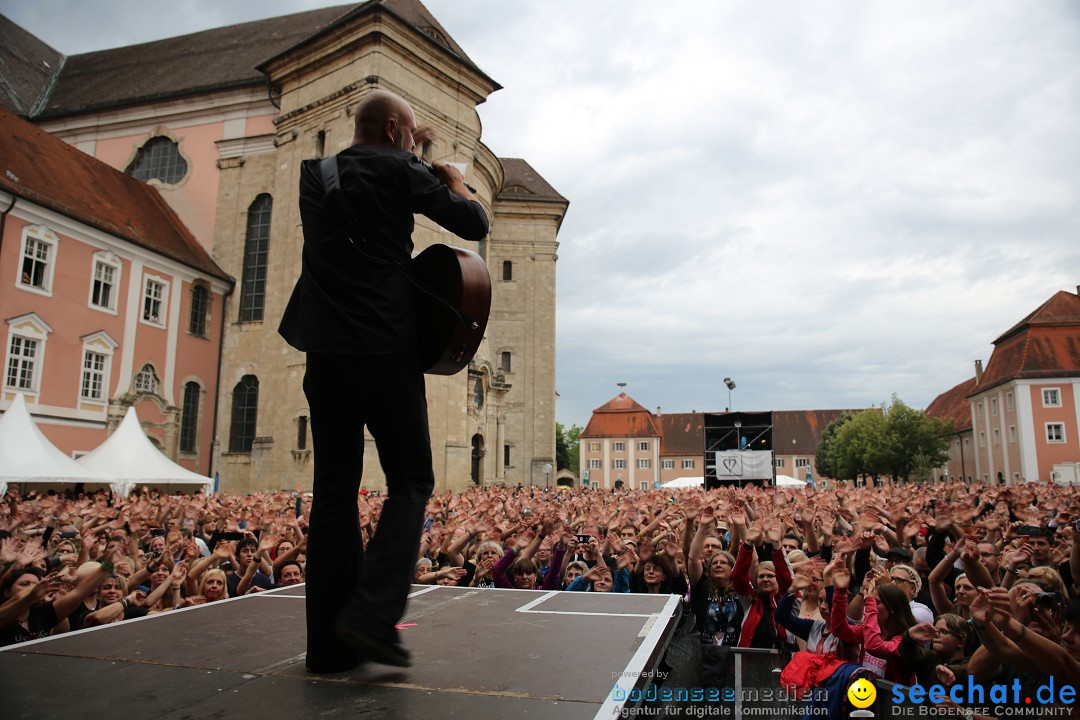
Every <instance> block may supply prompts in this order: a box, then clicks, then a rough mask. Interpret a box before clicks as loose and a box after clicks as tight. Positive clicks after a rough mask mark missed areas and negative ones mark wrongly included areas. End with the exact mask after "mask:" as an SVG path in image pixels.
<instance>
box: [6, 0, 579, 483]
mask: <svg viewBox="0 0 1080 720" xmlns="http://www.w3.org/2000/svg"><path fill="white" fill-rule="evenodd" d="M0 37H2V38H3V43H0V45H2V46H3V49H2V50H0V54H2V55H3V56H4V57H3V58H2V59H3V60H4V68H3V69H2V71H0V74H2V77H0V80H3V83H0V96H2V97H0V103H2V105H0V107H3V109H5V110H7V111H8V112H10V113H12V116H18V117H19V118H22V119H23V120H26V121H29V122H31V123H33V124H34V125H36V126H37V127H38V128H40V129H42V130H44V131H46V132H48V133H50V134H51V135H52V136H53V137H56V138H59V139H60V140H63V141H64V142H66V143H68V144H69V145H70V146H74V147H75V148H78V149H79V150H81V151H82V152H83V153H86V154H88V155H90V156H92V157H94V158H96V159H97V160H99V161H101V162H102V163H105V164H107V165H108V166H111V167H112V168H115V169H116V170H119V171H123V172H125V173H127V174H128V175H130V176H133V177H135V178H138V179H140V180H144V181H145V182H146V183H148V184H149V185H150V186H151V187H153V188H154V189H156V191H157V192H158V193H160V196H161V198H163V199H164V201H165V202H166V203H167V204H168V206H169V208H171V211H172V212H173V213H175V215H176V216H177V217H178V218H179V220H180V221H181V222H182V223H183V225H184V226H185V227H186V229H187V230H188V231H190V234H191V236H192V237H193V238H195V240H196V241H197V242H198V243H199V244H200V245H201V246H202V248H203V249H205V251H206V252H207V253H209V255H210V256H211V257H212V258H213V261H214V262H215V263H216V265H217V266H218V267H220V268H221V270H223V271H224V273H226V274H227V276H231V278H232V279H233V284H232V287H231V290H226V291H225V292H224V293H223V295H224V300H223V302H222V303H221V304H220V305H212V306H211V309H210V315H211V316H212V315H213V314H214V313H215V312H217V313H218V314H219V317H210V318H208V321H209V322H211V323H214V324H216V325H218V327H219V328H220V335H219V336H220V338H221V342H220V348H218V347H217V346H216V345H213V344H210V345H208V346H207V349H205V350H204V351H203V352H207V353H208V352H214V353H219V364H218V370H217V375H218V377H217V378H216V392H214V390H215V388H214V387H213V386H212V385H211V387H209V388H208V389H207V392H206V395H207V398H206V401H205V402H203V403H202V404H201V406H200V407H199V412H198V413H197V414H193V413H188V414H187V415H186V416H185V417H188V418H189V420H190V421H191V422H193V423H197V426H198V429H199V430H200V431H202V430H206V429H210V432H199V433H196V435H195V436H194V437H204V436H205V437H206V438H208V440H207V441H206V442H204V443H202V444H201V446H200V447H198V448H197V452H196V453H195V455H193V456H192V457H191V458H189V459H190V462H189V463H186V464H188V465H189V466H190V467H191V468H192V469H194V470H196V471H197V472H200V473H202V474H206V475H210V476H217V477H219V479H220V489H222V490H227V491H230V492H249V491H255V490H262V489H279V488H281V489H295V488H309V487H310V481H311V473H312V455H311V435H310V430H309V423H308V410H307V407H306V401H305V398H304V394H303V390H302V387H301V381H302V378H303V375H304V362H305V360H304V355H303V353H300V352H298V351H296V350H294V349H292V348H291V347H289V346H288V345H287V344H286V343H285V342H284V341H283V340H282V339H281V338H280V337H279V336H278V334H277V325H278V321H279V320H280V317H281V314H282V312H283V310H284V308H285V304H286V302H287V301H288V298H289V295H290V293H291V291H292V288H293V285H294V283H295V282H296V279H297V277H298V275H299V272H300V255H301V247H302V243H303V237H302V233H301V227H300V217H299V210H298V203H297V194H298V192H297V188H298V173H299V167H300V163H301V162H302V161H303V160H306V159H310V158H317V157H322V156H325V155H328V154H333V153H337V152H339V151H341V150H343V149H344V148H346V147H347V146H348V144H349V143H350V141H351V137H352V112H353V109H354V108H355V106H356V104H357V103H358V101H359V100H360V99H361V98H362V97H363V96H364V95H365V94H366V93H368V92H370V91H371V90H373V89H386V90H390V91H393V92H396V93H398V94H400V95H402V96H403V97H405V98H406V99H407V100H408V101H409V103H410V104H411V105H412V107H413V108H414V110H415V111H416V116H417V123H418V125H430V126H433V127H434V128H435V130H436V133H437V139H436V140H435V141H434V142H433V143H431V144H430V145H429V146H426V147H425V148H424V154H425V155H426V156H427V157H429V158H431V159H435V160H444V161H448V162H453V163H455V164H456V165H457V167H459V168H460V169H462V171H463V173H464V175H465V178H466V181H467V182H468V183H469V184H470V185H472V186H473V187H475V188H476V190H477V195H478V196H479V197H480V199H481V202H482V203H483V205H484V206H485V209H486V210H487V212H488V215H489V217H490V218H491V219H492V223H491V231H490V234H489V236H488V237H487V238H486V239H485V240H483V241H480V242H468V241H463V240H460V239H459V238H457V237H455V236H453V235H452V234H450V233H446V232H445V231H442V230H441V229H440V228H438V227H437V226H435V225H433V224H432V223H430V222H429V221H427V220H426V219H425V218H418V219H417V227H416V232H415V233H414V236H413V240H414V242H415V245H416V249H417V251H419V250H422V249H423V248H425V247H427V246H428V245H430V244H432V243H446V244H450V245H456V246H459V247H464V248H467V249H469V250H472V251H474V252H477V253H479V254H480V255H481V257H483V258H484V259H485V261H486V262H487V265H488V269H489V271H490V273H491V276H492V311H491V317H490V321H489V323H488V327H487V333H486V336H485V338H484V341H483V343H482V344H481V347H480V350H479V352H478V353H477V355H476V357H475V358H474V360H473V361H472V362H471V363H470V364H469V366H468V369H467V371H463V372H461V373H459V374H457V375H454V376H451V377H442V376H428V411H429V417H430V424H431V440H432V450H433V457H434V461H435V476H436V482H437V485H436V489H437V490H447V489H452V490H460V489H464V488H466V487H468V486H470V485H473V484H500V483H505V484H525V485H528V484H537V483H541V484H542V483H543V482H544V479H545V475H544V466H545V465H546V464H548V463H552V462H554V456H555V433H554V430H555V399H556V393H555V261H556V251H557V249H558V242H557V235H558V231H559V228H560V225H561V223H562V219H563V217H564V215H565V213H566V210H567V207H568V202H567V200H566V199H565V198H563V197H562V196H561V195H560V194H559V193H558V192H557V191H556V190H555V189H554V188H552V187H551V186H550V185H549V184H548V183H547V182H546V181H545V180H544V179H543V178H542V177H540V175H539V174H537V172H536V171H535V170H534V169H533V168H532V167H530V166H529V164H528V163H527V162H526V161H525V160H522V159H517V158H500V157H497V156H496V155H495V154H494V153H493V152H492V151H491V150H490V149H489V148H488V147H487V146H485V145H484V143H483V142H482V137H481V135H482V133H481V123H480V118H479V116H478V114H477V109H476V108H477V106H478V105H480V104H481V103H483V102H484V101H485V100H486V99H487V97H488V96H489V95H490V94H491V93H493V92H495V91H497V90H499V89H500V86H499V85H498V83H496V82H495V80H493V79H492V78H491V77H489V76H488V75H487V74H486V73H485V72H484V71H483V70H481V69H480V68H478V67H477V66H476V64H475V63H473V61H472V60H470V58H469V57H468V55H467V54H466V53H465V51H464V50H463V49H462V48H461V47H460V46H458V44H457V43H456V42H455V41H454V40H453V38H451V37H450V36H449V35H448V34H447V33H446V31H445V30H444V29H443V28H442V27H441V26H440V24H439V23H438V21H437V20H436V19H435V18H434V17H433V16H432V15H431V14H430V12H429V11H428V10H427V9H426V8H425V7H424V6H423V5H422V4H421V3H420V2H419V1H418V0H371V1H369V2H364V3H361V4H352V5H343V6H336V7H329V8H323V9H319V10H313V11H309V12H303V13H299V14H294V15H288V16H283V17H276V18H270V19H267V20H260V21H255V22H248V23H243V24H239V25H233V26H230V27H224V28H217V29H213V30H207V31H204V32H199V33H194V34H191V35H185V36H182V37H174V38H169V39H165V40H160V41H154V42H148V43H143V44H140V45H132V46H129V47H122V48H116V49H112V50H104V51H99V52H92V53H84V54H80V55H73V56H64V55H62V54H61V53H60V52H58V51H57V50H55V49H53V48H51V47H49V46H48V45H46V44H45V43H44V42H42V41H41V40H40V39H38V38H36V37H34V36H33V35H32V34H30V33H28V32H27V31H25V30H23V29H22V28H20V27H18V26H17V25H15V24H13V23H11V22H10V21H9V20H7V19H6V18H2V17H0ZM15 121H16V122H22V120H15ZM57 182H61V183H62V182H63V178H58V179H57ZM100 203H101V205H102V207H105V206H107V205H108V204H109V199H108V198H101V199H100ZM60 242H61V243H62V242H64V239H63V237H61V238H60ZM164 322H165V321H164V320H163V321H162V323H164ZM181 334H182V333H181ZM211 348H212V349H211ZM141 369H142V371H144V372H145V371H146V370H147V367H146V366H145V365H144V366H141ZM151 369H152V368H151ZM45 372H46V373H49V372H51V370H50V369H49V367H48V365H46V370H45ZM114 375H115V373H114ZM45 382H46V383H48V382H49V379H48V378H46V380H45ZM111 384H112V385H113V389H112V390H111V391H110V393H109V401H108V402H109V405H110V408H109V412H108V416H109V417H117V416H119V415H122V412H123V409H124V408H123V407H122V406H123V405H125V404H128V405H129V404H132V402H133V400H132V393H131V392H128V389H129V388H130V387H131V386H132V382H131V378H124V379H122V380H121V379H120V378H117V377H113V378H112V379H111ZM117 388H122V389H124V390H125V392H124V393H120V392H116V391H115V390H116V389H117ZM8 389H9V388H7V387H5V390H8ZM137 390H138V392H139V393H144V394H145V393H151V394H153V393H161V397H157V398H156V399H157V400H158V401H159V403H158V404H159V405H161V406H162V407H166V408H169V406H170V405H178V404H180V403H181V398H184V397H185V395H184V392H183V389H182V388H181V387H179V386H178V388H176V389H173V388H170V389H169V390H168V392H164V391H161V390H159V389H157V388H156V386H150V387H139V388H137ZM5 407H6V403H5ZM171 409H172V410H174V411H175V412H172V413H171V414H170V413H168V412H166V413H164V417H165V418H170V417H172V418H178V417H180V415H181V414H182V413H181V412H179V410H180V408H176V407H172V408H171ZM103 417H104V416H103ZM191 418H194V419H191ZM108 426H109V423H108V422H105V421H103V422H102V423H101V424H100V430H101V435H102V438H101V439H104V436H105V434H106V432H107V428H108ZM168 432H172V433H173V434H176V433H175V428H174V429H172V430H167V432H166V434H168ZM54 442H56V443H57V444H58V445H59V446H60V447H61V449H64V450H65V451H67V452H71V449H70V448H65V447H64V446H63V442H62V441H58V440H56V439H55V438H54ZM163 449H164V450H165V452H166V454H170V455H172V456H173V459H174V460H175V459H181V458H177V457H175V454H176V453H175V452H170V448H169V446H168V445H167V444H166V445H165V446H164V447H163ZM364 462H365V468H364V477H365V485H366V486H367V487H369V488H379V487H381V486H383V479H382V472H381V469H380V467H379V464H378V459H377V453H376V451H375V447H374V443H373V442H372V440H371V438H370V436H369V437H368V439H367V447H366V448H365V460H364Z"/></svg>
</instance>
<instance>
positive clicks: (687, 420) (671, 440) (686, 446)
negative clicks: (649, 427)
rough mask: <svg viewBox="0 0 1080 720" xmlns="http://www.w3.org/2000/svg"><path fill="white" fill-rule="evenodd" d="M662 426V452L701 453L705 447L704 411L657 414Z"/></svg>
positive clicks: (657, 422)
mask: <svg viewBox="0 0 1080 720" xmlns="http://www.w3.org/2000/svg"><path fill="white" fill-rule="evenodd" d="M656 424H657V425H658V426H659V427H660V454H661V455H674V456H678V457H684V456H686V455H701V452H702V449H703V448H704V447H705V414H704V413H665V414H663V415H657V416H656Z"/></svg>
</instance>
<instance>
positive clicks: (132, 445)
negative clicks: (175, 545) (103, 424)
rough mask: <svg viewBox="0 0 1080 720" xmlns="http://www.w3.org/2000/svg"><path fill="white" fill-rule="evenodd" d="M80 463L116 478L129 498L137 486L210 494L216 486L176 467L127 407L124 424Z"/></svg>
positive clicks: (206, 479)
mask: <svg viewBox="0 0 1080 720" xmlns="http://www.w3.org/2000/svg"><path fill="white" fill-rule="evenodd" d="M77 462H78V463H79V464H80V465H82V466H84V467H86V468H90V469H92V470H97V471H99V472H103V473H108V474H109V475H112V476H113V477H115V478H116V479H117V481H118V482H119V483H120V485H121V486H122V491H121V494H123V495H127V494H128V492H130V491H131V488H132V487H135V486H136V485H152V486H155V487H171V488H174V489H175V488H177V487H183V488H187V489H189V490H192V491H195V490H205V491H206V492H207V493H210V492H211V491H212V490H213V487H214V482H213V480H211V479H210V478H208V477H206V476H205V475H199V474H198V473H193V472H191V471H190V470H188V469H187V468H185V467H181V466H180V465H177V464H176V463H174V462H173V461H172V460H170V459H169V458H167V457H165V454H164V453H162V452H161V451H160V450H158V449H157V448H156V447H154V444H153V443H152V442H150V439H149V438H148V437H146V433H145V432H143V429H142V425H140V424H139V416H138V415H137V414H136V413H135V408H134V407H129V408H128V411H127V415H125V416H124V419H123V421H122V422H121V423H120V425H119V426H118V427H117V428H116V431H115V432H114V433H113V434H112V435H110V436H109V437H108V439H106V440H105V442H103V443H101V445H99V446H98V447H97V449H96V450H94V451H93V452H91V453H88V454H86V455H83V456H82V457H81V458H79V459H78V461H77Z"/></svg>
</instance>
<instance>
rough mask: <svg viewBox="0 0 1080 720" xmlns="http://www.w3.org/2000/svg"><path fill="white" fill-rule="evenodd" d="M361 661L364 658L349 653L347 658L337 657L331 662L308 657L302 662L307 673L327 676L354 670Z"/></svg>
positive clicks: (358, 654) (357, 654)
mask: <svg viewBox="0 0 1080 720" xmlns="http://www.w3.org/2000/svg"><path fill="white" fill-rule="evenodd" d="M363 661H364V658H363V656H362V655H361V654H360V653H351V654H349V655H348V656H347V657H339V658H334V659H332V660H320V659H318V658H312V657H308V658H306V659H305V660H304V667H306V668H307V671H308V672H310V673H316V674H318V675H329V674H332V673H343V672H348V671H350V670H355V669H356V668H358V667H359V666H360V663H362V662H363Z"/></svg>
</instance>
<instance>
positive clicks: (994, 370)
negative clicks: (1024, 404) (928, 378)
mask: <svg viewBox="0 0 1080 720" xmlns="http://www.w3.org/2000/svg"><path fill="white" fill-rule="evenodd" d="M1077 376H1080V295H1076V294H1074V293H1070V292H1066V291H1064V290H1062V291H1060V292H1057V293H1055V294H1054V296H1053V297H1051V298H1050V299H1049V300H1047V301H1046V302H1045V303H1043V304H1042V305H1040V306H1039V307H1038V308H1036V309H1035V310H1034V311H1033V312H1032V313H1031V314H1030V315H1028V316H1027V317H1025V318H1024V319H1023V320H1021V321H1020V322H1019V323H1017V324H1016V325H1014V326H1013V327H1012V328H1010V329H1009V330H1008V331H1006V332H1005V333H1004V334H1003V335H1002V336H1001V337H999V338H998V339H997V340H995V341H994V352H993V353H992V354H991V356H990V360H989V362H987V364H986V371H985V372H984V373H983V376H982V379H981V381H980V382H979V384H978V385H977V386H975V387H974V388H973V389H972V390H971V392H970V393H969V394H968V397H970V396H971V395H974V394H976V393H980V392H984V391H986V390H988V389H990V388H992V387H995V386H997V385H1001V384H1003V383H1006V382H1010V381H1012V380H1021V379H1036V380H1037V379H1049V378H1062V377H1077Z"/></svg>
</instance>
